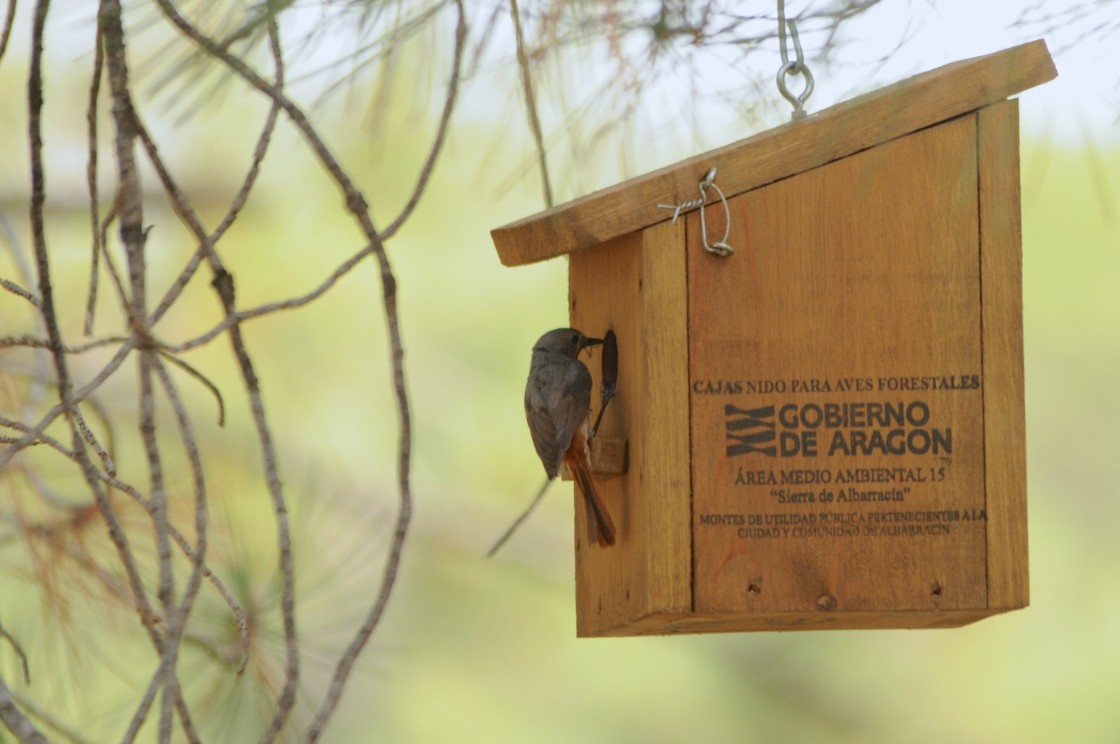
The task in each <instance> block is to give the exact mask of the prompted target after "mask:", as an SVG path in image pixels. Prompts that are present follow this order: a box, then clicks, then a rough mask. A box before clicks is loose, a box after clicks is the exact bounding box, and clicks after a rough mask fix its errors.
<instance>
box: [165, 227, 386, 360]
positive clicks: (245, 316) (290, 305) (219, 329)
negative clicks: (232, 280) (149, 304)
mask: <svg viewBox="0 0 1120 744" xmlns="http://www.w3.org/2000/svg"><path fill="white" fill-rule="evenodd" d="M372 253H373V246H371V245H367V246H366V247H365V248H362V249H361V250H360V251H358V252H357V253H355V254H354V255H353V256H351V257H350V258H348V259H346V260H345V261H343V262H342V263H341V264H340V265H339V266H338V268H336V269H335V270H334V271H333V272H331V275H330V276H328V277H327V278H326V279H325V280H324V281H323V282H322V283H321V284H320V285H319V286H318V287H316V288H315V289H313V290H311V291H310V292H308V293H306V294H303V295H298V296H296V297H291V298H289V299H287V300H281V301H279V302H272V303H269V304H267V305H260V306H258V307H255V308H252V309H250V310H239V311H238V312H237V313H235V314H233V315H227V316H226V317H225V319H223V320H222V321H221V322H220V323H218V324H217V325H216V326H214V327H213V328H211V329H210V330H209V331H207V332H206V333H204V334H202V335H201V336H196V337H195V338H192V339H189V340H187V341H184V342H183V343H181V344H167V345H165V346H163V348H164V349H165V350H167V351H169V352H172V353H176V354H178V353H181V352H184V351H189V350H190V349H194V348H196V347H199V346H203V345H204V344H207V343H209V342H210V341H212V340H214V339H215V338H216V337H217V336H218V335H219V334H221V333H223V332H224V331H226V330H227V329H228V328H230V327H231V326H234V325H239V324H241V323H244V322H245V321H247V320H252V319H253V318H259V317H262V316H264V315H269V314H271V313H275V312H278V311H280V310H292V309H294V308H297V307H302V306H304V305H306V304H308V303H310V302H312V301H314V300H316V299H318V298H319V297H321V296H322V295H324V294H326V292H327V291H328V290H329V289H330V288H331V287H333V286H334V285H335V284H336V283H337V282H338V280H339V279H341V278H342V277H344V276H346V275H347V274H348V273H350V271H351V270H352V269H353V268H354V267H355V266H357V265H358V264H359V263H361V262H362V260H363V259H365V258H366V257H368V256H370V255H371V254H372Z"/></svg>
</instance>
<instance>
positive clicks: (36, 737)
mask: <svg viewBox="0 0 1120 744" xmlns="http://www.w3.org/2000/svg"><path fill="white" fill-rule="evenodd" d="M0 721H2V722H3V723H4V725H5V726H7V727H8V731H11V732H12V736H14V737H16V739H17V740H19V741H20V742H23V744H50V742H49V741H48V740H47V737H45V736H43V732H42V731H40V730H39V729H37V728H35V724H33V723H32V722H31V721H30V720H28V718H27V716H25V715H24V714H23V711H21V710H20V709H19V708H17V707H16V704H15V701H14V700H13V699H12V691H11V690H10V689H8V685H7V684H6V683H5V682H4V678H3V677H0Z"/></svg>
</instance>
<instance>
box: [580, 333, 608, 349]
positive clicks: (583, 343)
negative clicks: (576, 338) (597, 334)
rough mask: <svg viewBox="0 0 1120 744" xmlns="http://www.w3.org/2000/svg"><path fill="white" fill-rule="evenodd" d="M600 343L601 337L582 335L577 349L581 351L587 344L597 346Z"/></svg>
mask: <svg viewBox="0 0 1120 744" xmlns="http://www.w3.org/2000/svg"><path fill="white" fill-rule="evenodd" d="M601 343H603V339H601V338H591V337H590V336H584V337H583V338H582V339H581V340H580V342H579V350H580V351H583V350H584V349H586V348H587V347H588V346H598V345H599V344H601Z"/></svg>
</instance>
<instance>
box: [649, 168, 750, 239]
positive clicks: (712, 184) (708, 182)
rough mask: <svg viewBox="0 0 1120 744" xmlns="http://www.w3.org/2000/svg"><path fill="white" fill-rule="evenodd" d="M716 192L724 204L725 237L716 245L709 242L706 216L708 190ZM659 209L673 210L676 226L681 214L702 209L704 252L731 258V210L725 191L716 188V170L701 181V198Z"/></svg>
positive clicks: (701, 231)
mask: <svg viewBox="0 0 1120 744" xmlns="http://www.w3.org/2000/svg"><path fill="white" fill-rule="evenodd" d="M709 188H712V189H714V190H715V192H716V195H717V196H719V200H720V202H722V203H723V216H724V226H723V237H722V238H721V239H720V240H718V241H716V242H715V243H709V242H708V220H707V217H706V216H705V214H704V204H705V203H706V202H707V201H708V189H709ZM657 206H658V208H659V209H672V210H673V220H672V221H673V223H674V224H676V222H677V218H678V217H680V216H681V212H683V211H685V210H688V209H695V208H696V207H700V238H701V239H702V240H703V241H704V250H706V251H708V252H709V253H714V254H715V255H717V256H719V257H720V258H725V257H727V256H730V255H731V254H732V253H734V252H735V250H734V249H733V248H732V247H731V246H729V245H728V244H727V238H728V237H729V236H730V235H731V208H730V207H729V206H728V205H727V198H726V197H725V196H724V195H723V191H722V190H721V189H720V187H719V186H716V169H715V168H714V167H713V168H709V169H708V172H707V173H705V174H704V177H703V178H702V179H700V198H699V199H692V200H691V201H683V202H680V203H679V204H658V205H657Z"/></svg>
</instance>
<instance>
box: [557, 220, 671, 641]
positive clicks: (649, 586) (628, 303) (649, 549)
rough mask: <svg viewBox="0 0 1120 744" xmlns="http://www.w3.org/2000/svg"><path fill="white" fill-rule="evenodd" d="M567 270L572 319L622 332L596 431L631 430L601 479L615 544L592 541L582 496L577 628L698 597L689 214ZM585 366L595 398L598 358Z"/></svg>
mask: <svg viewBox="0 0 1120 744" xmlns="http://www.w3.org/2000/svg"><path fill="white" fill-rule="evenodd" d="M569 277H570V289H569V302H570V314H571V323H572V325H573V327H576V328H579V329H581V330H583V331H585V332H587V333H590V334H592V335H596V336H600V335H602V334H603V333H605V332H606V330H607V329H613V330H614V331H615V333H616V335H617V337H618V352H619V355H618V356H619V377H618V394H617V395H616V396H615V398H614V400H613V401H612V402H611V404H610V406H609V407H608V408H607V413H606V416H605V417H604V419H603V424H602V426H601V428H600V436H603V437H604V438H606V439H623V438H625V439H628V440H629V467H628V469H627V471H626V473H625V474H623V475H621V476H618V477H612V478H603V479H598V480H597V484H598V486H599V488H600V494H601V495H602V497H603V500H604V501H605V502H606V504H607V507H608V509H610V510H611V514H612V516H613V518H614V522H615V525H616V527H618V530H619V537H618V542H617V544H616V545H614V546H613V547H610V548H601V547H599V546H597V545H589V544H588V541H587V531H586V520H587V515H586V514H585V513H584V511H583V506H582V504H577V507H576V508H577V518H576V530H575V538H576V623H577V632H578V634H579V635H581V636H586V635H603V634H605V633H607V632H611V631H616V630H617V629H620V628H625V627H628V626H630V625H631V624H633V623H634V622H635V621H636V620H637V619H638V618H641V617H646V616H649V615H651V614H656V613H681V612H687V611H690V610H691V606H692V591H691V558H690V545H689V540H690V533H689V524H690V499H689V482H688V481H689V467H688V394H687V390H688V348H687V339H686V332H687V327H686V322H685V316H684V310H685V307H686V281H685V260H684V224H683V223H678V224H677V225H675V226H674V225H670V224H668V223H665V224H663V225H658V226H656V227H654V228H651V229H649V230H645V231H643V232H641V233H635V234H633V235H629V236H625V237H623V238H619V239H617V240H614V241H611V242H610V243H608V244H606V245H603V246H600V248H599V249H598V250H595V251H585V252H582V253H579V254H575V255H573V256H572V257H571V263H570V266H569ZM588 366H589V367H590V368H591V370H592V376H593V377H594V378H595V390H593V391H592V399H593V400H598V399H599V398H598V396H599V393H598V388H599V370H598V367H599V365H598V364H597V363H592V364H589V365H588ZM596 413H597V411H596Z"/></svg>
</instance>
